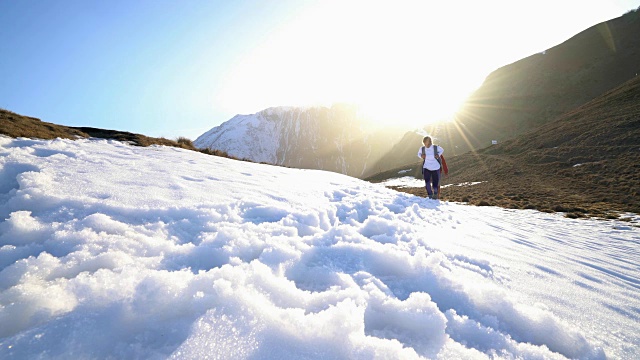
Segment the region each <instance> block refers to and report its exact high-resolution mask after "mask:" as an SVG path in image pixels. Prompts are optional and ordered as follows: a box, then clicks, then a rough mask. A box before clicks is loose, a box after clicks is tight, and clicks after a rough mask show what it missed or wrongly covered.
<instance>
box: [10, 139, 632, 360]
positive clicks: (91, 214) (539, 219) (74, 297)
mask: <svg viewBox="0 0 640 360" xmlns="http://www.w3.org/2000/svg"><path fill="white" fill-rule="evenodd" d="M0 166H1V168H0V184H1V185H0V219H4V221H2V222H0V324H2V326H0V358H38V357H40V358H69V357H76V358H110V357H115V358H147V359H148V358H157V359H165V358H175V359H203V358H212V359H230V358H233V359H242V358H245V359H247V358H252V359H276V358H297V359H371V358H380V359H390V358H402V359H412V358H415V359H419V358H444V359H450V358H466V359H486V358H504V359H511V358H526V359H564V358H581V359H604V358H606V357H610V356H614V357H617V356H621V357H622V356H627V355H638V354H640V352H639V351H638V349H637V346H638V343H637V341H638V338H637V335H636V336H635V337H634V336H633V335H630V334H628V331H632V330H634V327H635V329H636V330H637V325H634V324H637V320H638V316H640V305H639V303H638V294H639V291H638V288H639V286H638V285H640V282H638V279H639V278H640V276H639V273H640V270H638V268H637V266H636V267H633V266H631V265H630V264H632V263H633V261H636V260H638V257H639V256H638V251H637V245H638V243H640V241H638V232H637V230H636V229H633V228H629V229H627V230H624V231H617V230H616V231H614V230H611V229H610V228H609V227H607V228H604V227H605V226H607V225H604V224H606V223H601V224H596V223H594V222H583V223H577V222H571V223H570V224H572V225H571V226H572V230H571V234H569V235H564V236H563V235H558V234H556V233H554V231H559V230H557V229H560V228H561V227H562V226H563V225H564V224H566V223H565V221H567V220H564V219H559V218H555V219H553V218H552V219H551V220H550V218H549V215H546V214H545V215H534V216H532V217H531V219H530V222H531V224H526V223H525V224H523V223H522V222H521V221H520V220H518V219H519V218H518V216H519V215H520V214H531V212H522V213H514V212H507V211H502V210H499V209H488V210H486V211H487V213H483V211H485V209H484V208H482V209H471V208H469V207H465V206H461V205H457V204H448V203H445V202H437V201H431V200H425V199H421V198H416V197H413V196H410V195H407V194H402V193H397V192H394V191H391V190H388V189H385V188H384V187H383V186H380V185H377V184H369V183H366V182H363V181H360V180H357V179H353V178H350V177H347V176H343V175H339V174H334V173H328V172H322V171H312V170H296V169H286V168H280V167H274V166H268V165H260V164H254V163H247V162H239V161H233V160H229V159H224V158H218V157H213V156H206V155H203V154H199V153H195V152H190V151H186V150H181V149H174V148H165V147H151V148H137V147H131V146H128V145H126V144H122V143H119V142H114V141H105V140H77V141H70V140H53V141H40V140H28V139H9V138H5V137H0ZM516 214H517V215H516ZM485 216H488V217H489V218H490V221H486V220H483V219H484V218H485ZM545 223H546V224H549V227H548V228H546V227H542V226H540V225H542V224H545ZM535 225H538V226H537V227H536V226H535ZM533 229H535V230H533ZM593 231H596V232H598V231H599V232H600V233H601V234H605V235H611V234H614V232H615V239H616V240H615V241H616V242H619V245H620V246H626V248H624V249H621V251H622V252H616V253H614V254H611V253H609V255H610V256H609V257H607V256H608V255H605V256H599V255H597V254H594V255H593V257H592V259H591V260H588V259H585V258H584V256H585V254H586V251H588V249H586V250H584V251H583V252H580V251H578V252H575V253H570V252H569V253H562V251H566V250H562V249H563V248H562V247H561V246H560V245H558V244H557V242H556V244H555V245H553V246H551V245H547V242H548V241H550V240H549V239H551V240H553V239H560V240H563V241H564V242H569V240H570V238H572V237H577V238H578V239H580V243H581V244H589V243H591V246H593V247H595V246H597V245H602V243H601V240H602V239H600V238H595V239H594V238H593V237H590V235H589V234H592V233H593ZM516 240H518V241H520V242H516ZM497 244H498V245H497ZM523 244H525V245H527V244H528V246H525V248H526V249H527V252H526V253H522V250H523ZM565 245H566V244H565ZM545 246H546V248H545ZM601 248H602V247H601ZM542 250H549V251H551V250H553V251H555V252H556V253H557V252H560V254H562V255H566V256H564V257H570V258H571V259H572V262H571V265H569V266H567V267H566V269H563V268H558V267H557V266H560V265H559V261H560V260H561V259H560V257H558V256H549V255H548V254H545V252H544V251H542ZM628 250H631V251H630V252H629V251H628ZM591 251H595V248H591ZM605 251H606V250H605ZM514 259H515V260H517V261H514ZM530 259H535V262H532V261H530ZM606 259H609V260H610V261H607V262H605V263H601V262H602V261H605V260H606ZM612 259H613V260H612ZM574 260H575V261H574ZM580 261H582V263H583V264H582V265H580V263H579V262H580ZM616 261H617V262H616ZM625 262H626V263H627V265H628V266H627V267H626V268H620V266H624V263H625ZM636 264H637V262H636ZM596 266H598V267H600V270H605V272H603V271H600V270H599V269H596V268H595V267H596ZM554 269H556V270H554ZM594 271H595V273H594ZM532 273H542V276H541V277H540V278H538V277H536V276H529V275H531V274H532ZM611 273H614V274H618V275H620V276H618V277H616V282H611V281H610V278H609V277H608V276H609V275H611ZM603 274H604V275H603ZM528 278H533V280H530V281H513V279H528ZM574 278H581V279H582V280H581V281H582V282H581V283H577V282H576V281H569V282H567V281H566V280H567V279H574ZM589 279H591V281H589ZM545 281H546V283H548V284H549V286H550V288H549V290H550V291H551V292H553V291H562V288H563V287H564V288H567V286H568V289H571V290H572V291H574V290H575V291H581V293H579V294H580V295H581V296H582V297H583V298H584V300H580V299H576V298H574V297H572V296H571V295H569V296H567V297H566V299H565V302H564V303H563V302H561V301H559V300H558V299H557V298H554V297H553V296H548V295H547V291H544V290H542V289H541V288H540V285H541V284H543V283H545ZM598 282H599V283H598ZM585 283H595V284H596V285H597V284H599V286H600V287H597V286H595V287H591V288H589V287H588V286H583V285H584V284H585ZM567 284H568V285H567ZM581 284H582V285H581ZM527 285H532V286H537V288H535V289H531V288H530V287H529V286H527ZM576 289H577V290H576ZM602 291H609V293H613V294H614V297H615V298H614V300H612V302H610V303H606V304H610V305H611V306H610V307H613V308H617V309H619V310H620V311H617V312H616V311H613V312H611V311H606V308H603V307H602V303H603V299H605V298H606V296H607V295H606V294H602V293H601V292H602ZM583 295H584V296H583ZM531 299H534V300H535V301H531ZM576 301H577V302H579V303H578V306H579V307H584V308H594V307H595V308H596V310H595V311H596V312H601V313H603V314H606V315H610V314H611V313H613V314H614V315H613V316H614V318H613V319H612V320H611V324H610V325H607V324H604V323H598V324H597V326H594V328H592V329H587V328H585V324H587V323H588V319H580V314H577V313H576V312H575V311H572V309H573V308H574V305H573V304H572V302H576ZM580 301H583V302H580ZM629 301H631V303H629ZM606 304H605V305H606ZM592 311H593V310H592ZM594 316H595V317H596V318H597V315H594ZM607 326H609V327H607ZM615 329H619V330H620V331H621V332H623V334H615V333H613V332H614V330H615ZM629 342H631V343H629ZM634 342H635V343H634Z"/></svg>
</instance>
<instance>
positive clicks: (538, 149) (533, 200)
mask: <svg viewBox="0 0 640 360" xmlns="http://www.w3.org/2000/svg"><path fill="white" fill-rule="evenodd" d="M413 155H414V156H415V154H413ZM447 160H448V161H447V162H448V164H449V168H450V170H451V174H450V177H449V178H448V179H446V180H445V181H446V183H454V184H461V183H467V182H483V183H481V184H478V185H475V186H469V187H457V186H452V187H447V188H445V190H444V194H443V195H444V197H445V198H446V199H449V200H455V201H465V202H471V203H475V204H480V203H483V204H492V205H500V206H504V207H513V208H537V209H540V210H545V211H554V210H555V211H565V212H569V213H571V216H582V215H583V214H584V213H592V214H596V215H604V214H607V213H608V212H610V211H611V210H615V211H632V212H635V213H640V192H639V190H638V189H640V177H638V174H640V76H637V77H635V78H633V79H632V80H630V81H628V82H626V83H625V84H623V85H622V86H620V87H618V88H616V89H614V90H612V91H609V92H608V93H606V94H604V95H603V96H600V97H598V98H596V99H594V100H592V101H590V102H589V103H587V104H585V105H583V106H582V107H580V108H578V109H576V110H574V111H572V112H569V113H567V114H565V115H564V116H562V117H560V118H558V119H556V120H554V121H552V122H549V123H547V124H546V125H544V126H542V127H540V128H538V129H536V130H535V131H532V132H530V133H527V134H525V135H521V136H519V137H517V138H515V139H513V140H509V141H506V142H504V143H501V144H498V145H494V146H491V147H488V148H484V149H482V150H479V151H477V152H471V153H467V154H464V155H461V156H457V157H452V158H447ZM404 168H405V167H400V168H397V169H395V170H392V171H388V172H386V173H384V174H379V175H378V176H375V177H372V178H370V180H372V181H381V180H383V179H386V178H391V177H396V176H398V175H397V172H398V171H399V170H402V169H404ZM414 169H415V170H414V174H416V173H415V171H418V167H414ZM416 176H418V177H419V174H416ZM404 191H407V192H410V193H414V194H423V193H424V189H422V188H413V189H404Z"/></svg>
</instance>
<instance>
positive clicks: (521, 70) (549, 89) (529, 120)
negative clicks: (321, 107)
mask: <svg viewBox="0 0 640 360" xmlns="http://www.w3.org/2000/svg"><path fill="white" fill-rule="evenodd" d="M638 34H640V11H632V12H629V13H627V14H625V15H624V16H622V17H619V18H616V19H612V20H609V21H606V22H603V23H601V24H598V25H595V26H592V27H591V28H589V29H586V30H585V31H583V32H581V33H579V34H577V35H575V36H574V37H572V38H570V39H568V40H566V41H565V42H563V43H562V44H559V45H557V46H555V47H553V48H551V49H548V50H547V51H545V52H543V53H539V54H535V55H532V56H529V57H527V58H525V59H522V60H519V61H517V62H515V63H513V64H510V65H506V66H504V67H502V68H500V69H497V70H496V71H494V72H493V73H491V74H490V75H489V76H488V77H487V79H486V80H485V81H484V83H483V84H482V86H480V88H478V90H476V91H475V92H474V93H473V94H472V95H471V96H470V97H469V98H468V99H467V101H466V102H465V104H464V105H463V107H462V108H461V110H460V111H459V112H458V114H457V115H456V119H455V121H453V122H450V123H441V124H437V125H432V126H430V127H428V128H426V130H427V132H428V133H430V134H432V135H434V136H435V138H436V142H438V143H439V144H441V145H442V146H443V147H444V148H445V149H446V150H447V154H448V155H449V156H453V155H460V154H463V153H466V152H468V151H470V150H475V149H481V148H484V147H487V146H489V145H491V143H492V140H497V141H498V142H503V141H505V140H508V139H511V138H513V137H515V136H517V135H519V134H523V133H526V132H528V131H531V130H533V129H535V128H537V127H538V126H541V125H544V124H546V123H548V122H550V121H553V120H554V119H556V118H558V117H559V116H562V115H563V114H565V113H567V112H570V111H572V110H573V109H575V108H577V107H579V106H582V105H584V104H586V103H587V102H589V101H591V100H593V99H594V98H596V97H598V96H601V95H603V94H604V93H605V92H607V91H609V90H612V89H614V88H616V87H617V86H620V85H622V84H623V83H625V82H626V81H629V80H631V79H632V78H634V77H635V76H636V74H640V36H638ZM421 139H422V135H420V134H417V133H407V134H406V135H405V138H404V139H403V140H402V141H401V142H400V143H398V144H397V145H396V146H395V147H394V149H393V151H391V152H389V153H388V154H386V155H385V156H384V157H382V159H381V160H380V164H379V165H378V166H377V167H380V168H393V167H395V166H400V165H407V164H412V163H413V161H414V160H415V153H416V149H417V148H418V147H419V146H420V144H421Z"/></svg>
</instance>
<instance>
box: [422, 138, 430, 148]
mask: <svg viewBox="0 0 640 360" xmlns="http://www.w3.org/2000/svg"><path fill="white" fill-rule="evenodd" d="M422 143H423V144H424V146H426V147H429V146H431V136H425V137H424V139H422Z"/></svg>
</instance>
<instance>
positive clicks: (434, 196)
mask: <svg viewBox="0 0 640 360" xmlns="http://www.w3.org/2000/svg"><path fill="white" fill-rule="evenodd" d="M431 198H432V199H433V200H438V193H437V192H434V193H433V196H432V197H431Z"/></svg>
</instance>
